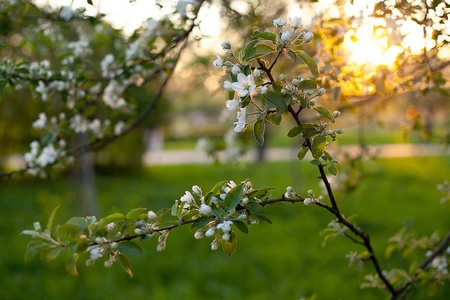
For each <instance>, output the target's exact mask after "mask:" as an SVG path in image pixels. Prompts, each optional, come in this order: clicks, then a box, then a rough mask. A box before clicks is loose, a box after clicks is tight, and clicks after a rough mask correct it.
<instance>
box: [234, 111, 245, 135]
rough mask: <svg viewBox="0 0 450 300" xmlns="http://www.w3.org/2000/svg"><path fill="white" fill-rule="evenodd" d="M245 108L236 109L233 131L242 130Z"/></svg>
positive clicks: (243, 127)
mask: <svg viewBox="0 0 450 300" xmlns="http://www.w3.org/2000/svg"><path fill="white" fill-rule="evenodd" d="M246 117H247V115H246V108H245V107H244V108H241V110H240V111H238V113H237V119H238V120H237V122H234V124H235V125H236V126H235V127H234V132H242V131H244V129H245V120H246Z"/></svg>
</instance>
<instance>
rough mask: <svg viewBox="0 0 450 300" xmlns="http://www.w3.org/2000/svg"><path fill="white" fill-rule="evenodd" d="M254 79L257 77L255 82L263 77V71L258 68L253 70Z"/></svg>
mask: <svg viewBox="0 0 450 300" xmlns="http://www.w3.org/2000/svg"><path fill="white" fill-rule="evenodd" d="M253 77H255V80H258V79H259V78H260V77H261V71H260V70H258V68H256V69H255V70H253Z"/></svg>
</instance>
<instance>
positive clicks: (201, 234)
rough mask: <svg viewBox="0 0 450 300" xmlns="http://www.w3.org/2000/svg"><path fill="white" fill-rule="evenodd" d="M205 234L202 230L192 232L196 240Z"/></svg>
mask: <svg viewBox="0 0 450 300" xmlns="http://www.w3.org/2000/svg"><path fill="white" fill-rule="evenodd" d="M204 236H205V233H204V232H203V231H200V230H199V231H197V232H196V233H195V234H194V237H195V238H196V239H197V240H199V239H201V238H203V237H204Z"/></svg>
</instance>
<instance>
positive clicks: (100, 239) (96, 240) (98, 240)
mask: <svg viewBox="0 0 450 300" xmlns="http://www.w3.org/2000/svg"><path fill="white" fill-rule="evenodd" d="M95 242H96V243H97V244H99V245H102V244H103V242H104V240H103V238H102V237H99V236H98V237H96V238H95Z"/></svg>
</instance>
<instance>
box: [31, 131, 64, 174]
mask: <svg viewBox="0 0 450 300" xmlns="http://www.w3.org/2000/svg"><path fill="white" fill-rule="evenodd" d="M66 146H67V145H66V141H65V140H63V139H60V140H59V141H58V143H57V146H55V145H54V144H53V143H51V144H48V145H46V146H44V147H41V145H40V144H39V142H38V141H33V142H31V144H30V148H31V150H30V152H27V153H25V155H24V158H25V162H26V164H27V172H28V173H29V174H31V175H34V176H36V175H38V174H42V173H41V168H45V167H47V166H48V165H52V164H54V163H55V162H57V161H58V160H59V159H62V158H65V159H67V160H70V157H67V156H66V154H67V150H66Z"/></svg>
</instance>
